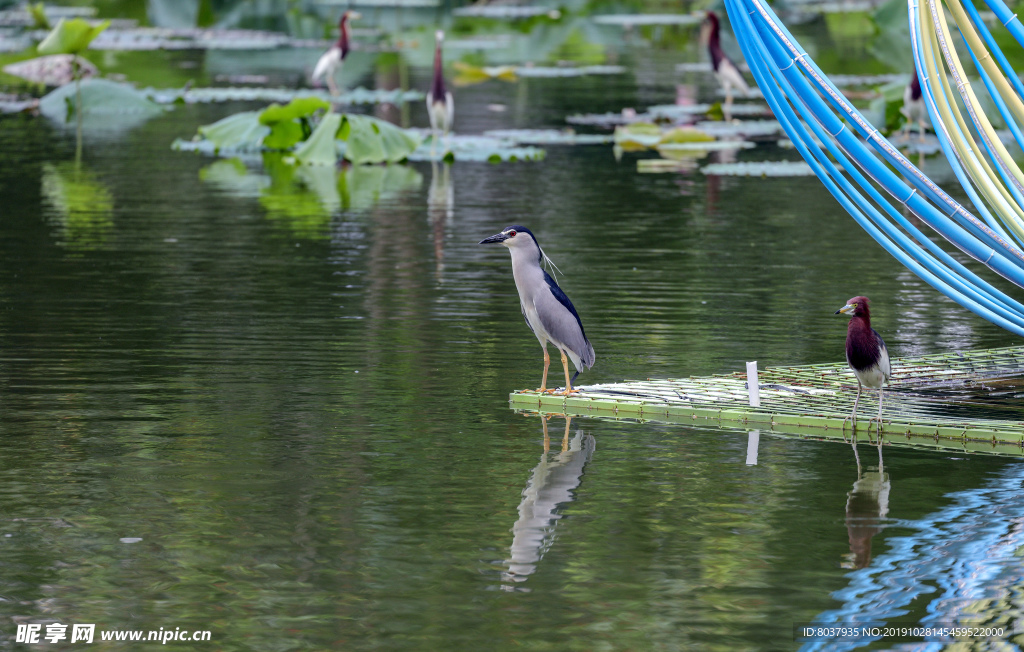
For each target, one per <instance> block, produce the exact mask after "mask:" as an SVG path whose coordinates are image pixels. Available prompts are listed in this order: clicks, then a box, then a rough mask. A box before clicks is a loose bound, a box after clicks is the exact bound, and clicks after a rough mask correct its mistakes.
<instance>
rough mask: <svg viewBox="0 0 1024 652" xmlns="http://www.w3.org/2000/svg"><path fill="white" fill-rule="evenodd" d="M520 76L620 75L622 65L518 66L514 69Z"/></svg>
mask: <svg viewBox="0 0 1024 652" xmlns="http://www.w3.org/2000/svg"><path fill="white" fill-rule="evenodd" d="M515 72H516V75H518V76H520V77H584V76H586V75H621V74H622V73H624V72H626V68H625V67H624V66H578V67H572V66H519V67H518V68H516V69H515Z"/></svg>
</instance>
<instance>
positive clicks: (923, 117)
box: [900, 66, 928, 142]
mask: <svg viewBox="0 0 1024 652" xmlns="http://www.w3.org/2000/svg"><path fill="white" fill-rule="evenodd" d="M900 113H902V114H903V117H904V118H906V119H907V121H906V122H904V123H903V130H902V131H903V135H904V136H905V135H907V134H908V133H909V131H910V125H911V123H913V122H916V123H917V129H918V132H917V133H918V137H919V138H920V140H921V141H922V142H924V130H925V129H926V128H927V127H928V109H926V108H925V106H924V97H922V96H921V80H920V79H918V78H917V66H914V70H913V71H912V72H911V73H910V82H909V83H908V84H907V85H906V87H904V89H903V107H902V108H901V109H900Z"/></svg>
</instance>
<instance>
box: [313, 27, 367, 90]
mask: <svg viewBox="0 0 1024 652" xmlns="http://www.w3.org/2000/svg"><path fill="white" fill-rule="evenodd" d="M358 18H359V14H358V13H357V12H355V11H346V12H344V13H343V14H341V19H340V20H339V21H338V29H339V30H340V31H341V34H340V35H339V36H338V42H337V43H335V44H333V45H332V46H331V47H330V48H329V49H328V50H327V52H324V53H323V54H322V55H321V56H320V60H319V61H317V62H316V67H315V68H313V75H312V77H311V81H312V82H313V83H314V84H315V83H317V82H318V81H320V80H321V79H326V81H327V88H328V89H330V91H331V95H337V94H338V85H337V83H336V82H335V80H334V76H335V74H337V72H338V71H339V70H341V64H343V63H344V62H345V57H347V56H348V50H349V47H348V21H349V20H356V19H358Z"/></svg>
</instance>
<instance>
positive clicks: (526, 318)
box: [519, 301, 537, 335]
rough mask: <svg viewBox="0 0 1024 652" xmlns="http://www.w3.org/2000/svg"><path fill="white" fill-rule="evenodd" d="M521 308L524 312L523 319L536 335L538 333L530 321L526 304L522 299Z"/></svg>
mask: <svg viewBox="0 0 1024 652" xmlns="http://www.w3.org/2000/svg"><path fill="white" fill-rule="evenodd" d="M519 310H521V311H522V312H523V321H525V322H526V325H527V326H529V327H530V332H531V333H533V334H534V335H536V334H537V333H536V332H535V331H534V330H533V324H531V323H530V318H529V317H527V316H526V306H524V305H523V302H522V301H520V302H519Z"/></svg>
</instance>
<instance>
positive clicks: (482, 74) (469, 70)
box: [452, 61, 516, 86]
mask: <svg viewBox="0 0 1024 652" xmlns="http://www.w3.org/2000/svg"><path fill="white" fill-rule="evenodd" d="M452 66H453V67H454V68H455V72H456V73H457V74H456V76H455V79H454V80H452V81H453V82H454V83H455V85H456V86H470V85H472V84H479V83H481V82H485V81H487V80H489V79H500V80H502V81H507V82H512V81H515V80H516V68H515V66H474V65H472V64H468V63H465V62H464V61H456V62H455V63H454V64H452Z"/></svg>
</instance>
